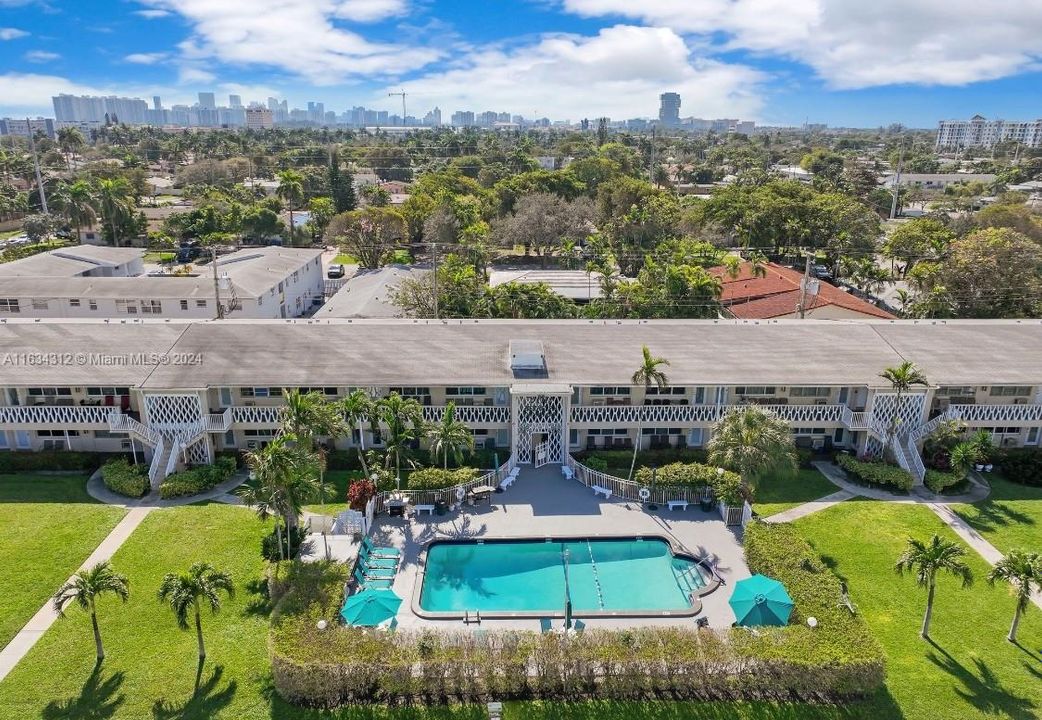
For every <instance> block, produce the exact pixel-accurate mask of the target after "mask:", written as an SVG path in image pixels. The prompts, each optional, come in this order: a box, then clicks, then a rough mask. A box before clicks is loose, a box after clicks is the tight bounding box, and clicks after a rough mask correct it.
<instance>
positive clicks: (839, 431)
mask: <svg viewBox="0 0 1042 720" xmlns="http://www.w3.org/2000/svg"><path fill="white" fill-rule="evenodd" d="M832 442H834V443H839V444H842V443H843V428H836V431H835V432H834V433H832Z"/></svg>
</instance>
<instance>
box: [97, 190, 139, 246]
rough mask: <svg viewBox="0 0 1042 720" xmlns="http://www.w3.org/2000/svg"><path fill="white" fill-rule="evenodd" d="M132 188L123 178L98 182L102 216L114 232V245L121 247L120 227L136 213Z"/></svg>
mask: <svg viewBox="0 0 1042 720" xmlns="http://www.w3.org/2000/svg"><path fill="white" fill-rule="evenodd" d="M131 192H132V191H131V188H130V185H129V183H127V181H126V180H124V179H123V178H112V179H109V178H102V179H101V180H100V181H98V203H99V205H100V207H101V214H102V215H103V216H104V217H105V220H106V221H107V222H108V224H109V228H110V229H111V230H112V244H113V245H115V246H117V247H118V246H119V231H118V229H117V228H118V226H119V225H121V224H123V223H124V222H125V221H126V220H127V218H129V217H130V216H131V215H132V214H133V212H134V205H133V202H132V200H131Z"/></svg>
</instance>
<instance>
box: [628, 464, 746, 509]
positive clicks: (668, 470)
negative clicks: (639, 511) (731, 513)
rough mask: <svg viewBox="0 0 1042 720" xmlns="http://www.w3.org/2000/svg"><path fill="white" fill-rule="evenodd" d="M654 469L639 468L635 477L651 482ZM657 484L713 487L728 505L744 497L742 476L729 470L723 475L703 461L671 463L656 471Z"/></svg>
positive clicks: (736, 502) (739, 502)
mask: <svg viewBox="0 0 1042 720" xmlns="http://www.w3.org/2000/svg"><path fill="white" fill-rule="evenodd" d="M651 476H652V471H651V468H649V467H642V468H640V469H639V470H637V474H636V475H635V479H636V481H637V482H638V483H641V484H642V485H650V484H651ZM655 484H656V485H663V486H667V487H686V488H703V487H708V488H712V490H713V495H714V496H715V497H716V499H717V500H720V501H722V502H723V503H724V504H726V505H732V506H733V505H741V504H742V500H743V499H744V497H743V490H742V478H741V477H740V476H739V475H738V474H737V473H733V472H731V471H729V470H725V471H724V472H723V474H722V475H721V474H720V473H719V472H718V470H717V468H716V467H714V466H712V465H703V464H702V463H671V464H669V465H663V466H662V467H660V468H658V470H657V471H656V472H655Z"/></svg>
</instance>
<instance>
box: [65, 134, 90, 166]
mask: <svg viewBox="0 0 1042 720" xmlns="http://www.w3.org/2000/svg"><path fill="white" fill-rule="evenodd" d="M86 144H87V141H86V140H84V138H83V134H82V133H81V132H80V131H79V130H78V129H76V128H74V127H63V128H61V129H60V130H58V147H60V148H61V151H62V153H63V154H64V155H65V163H66V165H67V166H68V168H69V172H72V156H73V154H74V153H76V152H78V151H80V150H82V149H83V146H84V145H86Z"/></svg>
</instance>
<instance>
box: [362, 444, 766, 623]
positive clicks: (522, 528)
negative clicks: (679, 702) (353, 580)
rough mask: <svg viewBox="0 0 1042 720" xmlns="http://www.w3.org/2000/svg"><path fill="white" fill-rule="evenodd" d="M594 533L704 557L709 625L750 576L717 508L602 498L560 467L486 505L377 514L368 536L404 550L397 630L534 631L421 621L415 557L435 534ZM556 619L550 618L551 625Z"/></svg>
mask: <svg viewBox="0 0 1042 720" xmlns="http://www.w3.org/2000/svg"><path fill="white" fill-rule="evenodd" d="M565 535H567V536H585V535H590V536H595V535H616V536H618V535H662V536H666V537H672V538H673V539H674V540H675V541H676V542H677V543H679V544H680V545H682V546H683V547H684V548H685V549H686V550H687V551H688V552H690V553H691V554H692V555H694V556H695V557H698V558H707V559H708V560H709V564H710V565H711V566H712V567H713V568H714V570H715V571H716V573H717V575H718V576H719V577H720V579H721V580H722V581H723V582H722V584H721V586H720V587H719V588H717V589H716V590H715V591H713V592H711V593H709V594H708V595H704V596H703V597H702V598H701V599H702V611H701V612H700V613H699V614H698V616H697V617H706V618H708V619H709V624H710V626H712V627H728V626H730V625H731V623H733V622H734V620H735V618H734V613H732V612H731V608H730V606H729V605H728V604H727V600H728V598H729V597H730V596H731V587H732V586H733V585H734V583H735V582H737V581H738V580H741V579H742V578H746V577H749V574H750V573H749V569H748V567H746V564H745V557H744V552H743V550H742V545H741V542H740V535H741V528H728V527H726V526H725V525H724V523H723V520H721V519H720V515H719V513H717V512H716V511H713V512H708V513H707V512H702V511H701V510H700V509H698V506H697V505H692V506H691V507H689V509H687V510H673V511H670V510H668V509H666V508H664V507H662V508H660V509H659V510H657V511H655V512H647V511H645V510H642V509H641V506H640V503H637V502H631V501H626V500H618V499H612V500H605V499H604V498H603V497H594V494H593V491H592V490H590V489H589V488H587V487H585V486H583V485H582V484H581V483H579V482H577V481H575V480H566V479H565V478H564V477H562V476H561V470H560V466H559V465H548V466H546V467H543V468H539V469H533V468H530V467H524V468H522V470H521V473H520V475H519V477H518V479H517V481H516V482H514V484H513V485H511V487H510V488H509V489H507V490H506V491H505V492H503V493H497V494H495V495H493V496H492V503H491V505H487V504H484V503H482V504H480V505H476V506H474V507H470V506H465V507H464V508H463V511H462V512H450V513H449V514H448V515H444V516H437V515H433V516H432V515H427V514H423V515H420V516H419V517H418V518H417V517H415V516H411V517H408V518H404V519H403V518H391V517H388V516H387V515H381V516H379V517H377V518H376V520H375V521H374V523H373V530H372V533H371V537H372V538H373V541H374V542H375V543H376V544H377V545H387V546H393V547H397V548H399V549H401V551H402V565H401V567H400V568H399V570H398V573H397V575H396V577H395V580H394V591H395V592H396V593H397V594H398V595H399V596H400V597H401V598H402V599H403V600H405V602H403V603H402V607H401V610H399V612H398V626H399V627H400V628H402V629H423V628H439V629H444V630H456V631H458V630H465V629H467V628H471V629H474V628H476V627H480V628H482V629H485V630H497V629H502V630H506V629H524V630H539V628H540V626H539V620H538V619H535V618H516V619H515V618H512V619H503V620H482V622H481V625H480V626H475V625H465V624H464V623H463V622H462V621H461V620H426V619H423V618H420V617H419V616H417V615H415V614H413V612H412V610H411V609H410V607H409V604H410V602H409V601H410V599H411V598H412V597H413V592H414V589H415V585H416V582H417V578H418V573H417V570H418V560H419V557H420V555H421V553H422V552H423V550H424V548H425V547H426V546H427V544H428V543H429V542H431V541H432V540H437V539H446V538H453V539H467V538H474V539H477V538H481V537H519V538H520V537H546V536H558V537H560V536H565ZM583 622H584V623H585V624H586V627H587V628H591V629H593V628H620V627H639V626H654V625H657V626H677V625H680V626H685V627H694V625H695V619H694V618H691V617H688V618H621V617H620V618H615V617H612V618H583ZM560 623H561V621H560V620H557V621H555V626H556V625H559V624H560Z"/></svg>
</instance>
